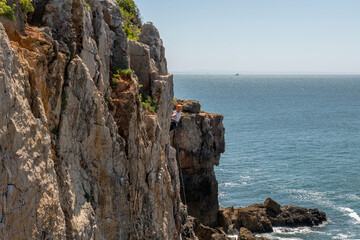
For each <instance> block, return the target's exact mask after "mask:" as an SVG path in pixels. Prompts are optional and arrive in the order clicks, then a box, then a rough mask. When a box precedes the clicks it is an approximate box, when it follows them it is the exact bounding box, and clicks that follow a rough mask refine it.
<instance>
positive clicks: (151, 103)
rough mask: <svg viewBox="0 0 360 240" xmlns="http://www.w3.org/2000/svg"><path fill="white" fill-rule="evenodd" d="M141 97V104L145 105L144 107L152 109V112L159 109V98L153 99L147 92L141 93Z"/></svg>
mask: <svg viewBox="0 0 360 240" xmlns="http://www.w3.org/2000/svg"><path fill="white" fill-rule="evenodd" d="M139 99H140V102H141V106H142V107H143V109H145V110H147V111H150V112H152V113H156V110H158V109H159V104H158V102H157V100H153V99H152V98H151V97H150V96H149V95H147V94H146V93H140V94H139Z"/></svg>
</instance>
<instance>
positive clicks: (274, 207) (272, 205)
mask: <svg viewBox="0 0 360 240" xmlns="http://www.w3.org/2000/svg"><path fill="white" fill-rule="evenodd" d="M264 205H265V207H266V209H267V210H268V211H270V214H273V215H275V216H276V215H277V214H279V213H281V209H280V207H281V206H280V204H278V203H277V202H275V201H274V200H272V199H271V198H267V199H266V200H265V202H264Z"/></svg>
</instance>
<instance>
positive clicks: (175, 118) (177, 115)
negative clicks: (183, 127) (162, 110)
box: [170, 105, 182, 131]
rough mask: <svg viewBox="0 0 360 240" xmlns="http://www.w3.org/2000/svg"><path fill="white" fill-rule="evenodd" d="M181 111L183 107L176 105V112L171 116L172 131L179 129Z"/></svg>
mask: <svg viewBox="0 0 360 240" xmlns="http://www.w3.org/2000/svg"><path fill="white" fill-rule="evenodd" d="M181 110H182V106H181V105H176V110H175V111H173V114H172V115H171V125H170V131H171V130H174V129H175V128H176V127H177V125H178V123H179V121H180V118H181Z"/></svg>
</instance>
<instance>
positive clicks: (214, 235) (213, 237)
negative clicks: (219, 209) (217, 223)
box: [194, 220, 229, 240]
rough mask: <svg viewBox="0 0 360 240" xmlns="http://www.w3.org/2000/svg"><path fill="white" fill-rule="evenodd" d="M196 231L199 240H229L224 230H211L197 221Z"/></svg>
mask: <svg viewBox="0 0 360 240" xmlns="http://www.w3.org/2000/svg"><path fill="white" fill-rule="evenodd" d="M194 231H195V234H196V236H197V237H198V238H199V240H228V239H229V238H228V237H227V235H226V233H225V232H224V231H223V230H222V229H218V228H211V227H209V226H205V225H203V224H202V223H200V222H199V221H198V220H196V221H195V225H194Z"/></svg>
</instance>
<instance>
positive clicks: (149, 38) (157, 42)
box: [139, 22, 168, 75]
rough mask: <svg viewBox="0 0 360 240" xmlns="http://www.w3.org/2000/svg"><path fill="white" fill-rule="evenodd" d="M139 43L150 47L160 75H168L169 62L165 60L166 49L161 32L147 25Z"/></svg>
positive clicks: (142, 31)
mask: <svg viewBox="0 0 360 240" xmlns="http://www.w3.org/2000/svg"><path fill="white" fill-rule="evenodd" d="M139 41H140V42H141V43H145V44H146V45H148V46H149V47H150V55H151V58H152V59H154V63H155V67H156V68H157V72H159V74H160V75H167V74H168V70H167V61H166V58H165V48H164V46H163V42H162V40H161V38H160V34H159V31H158V30H157V29H156V27H155V26H154V25H153V24H152V23H151V22H147V23H145V24H144V25H143V26H142V28H141V33H140V36H139Z"/></svg>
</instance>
